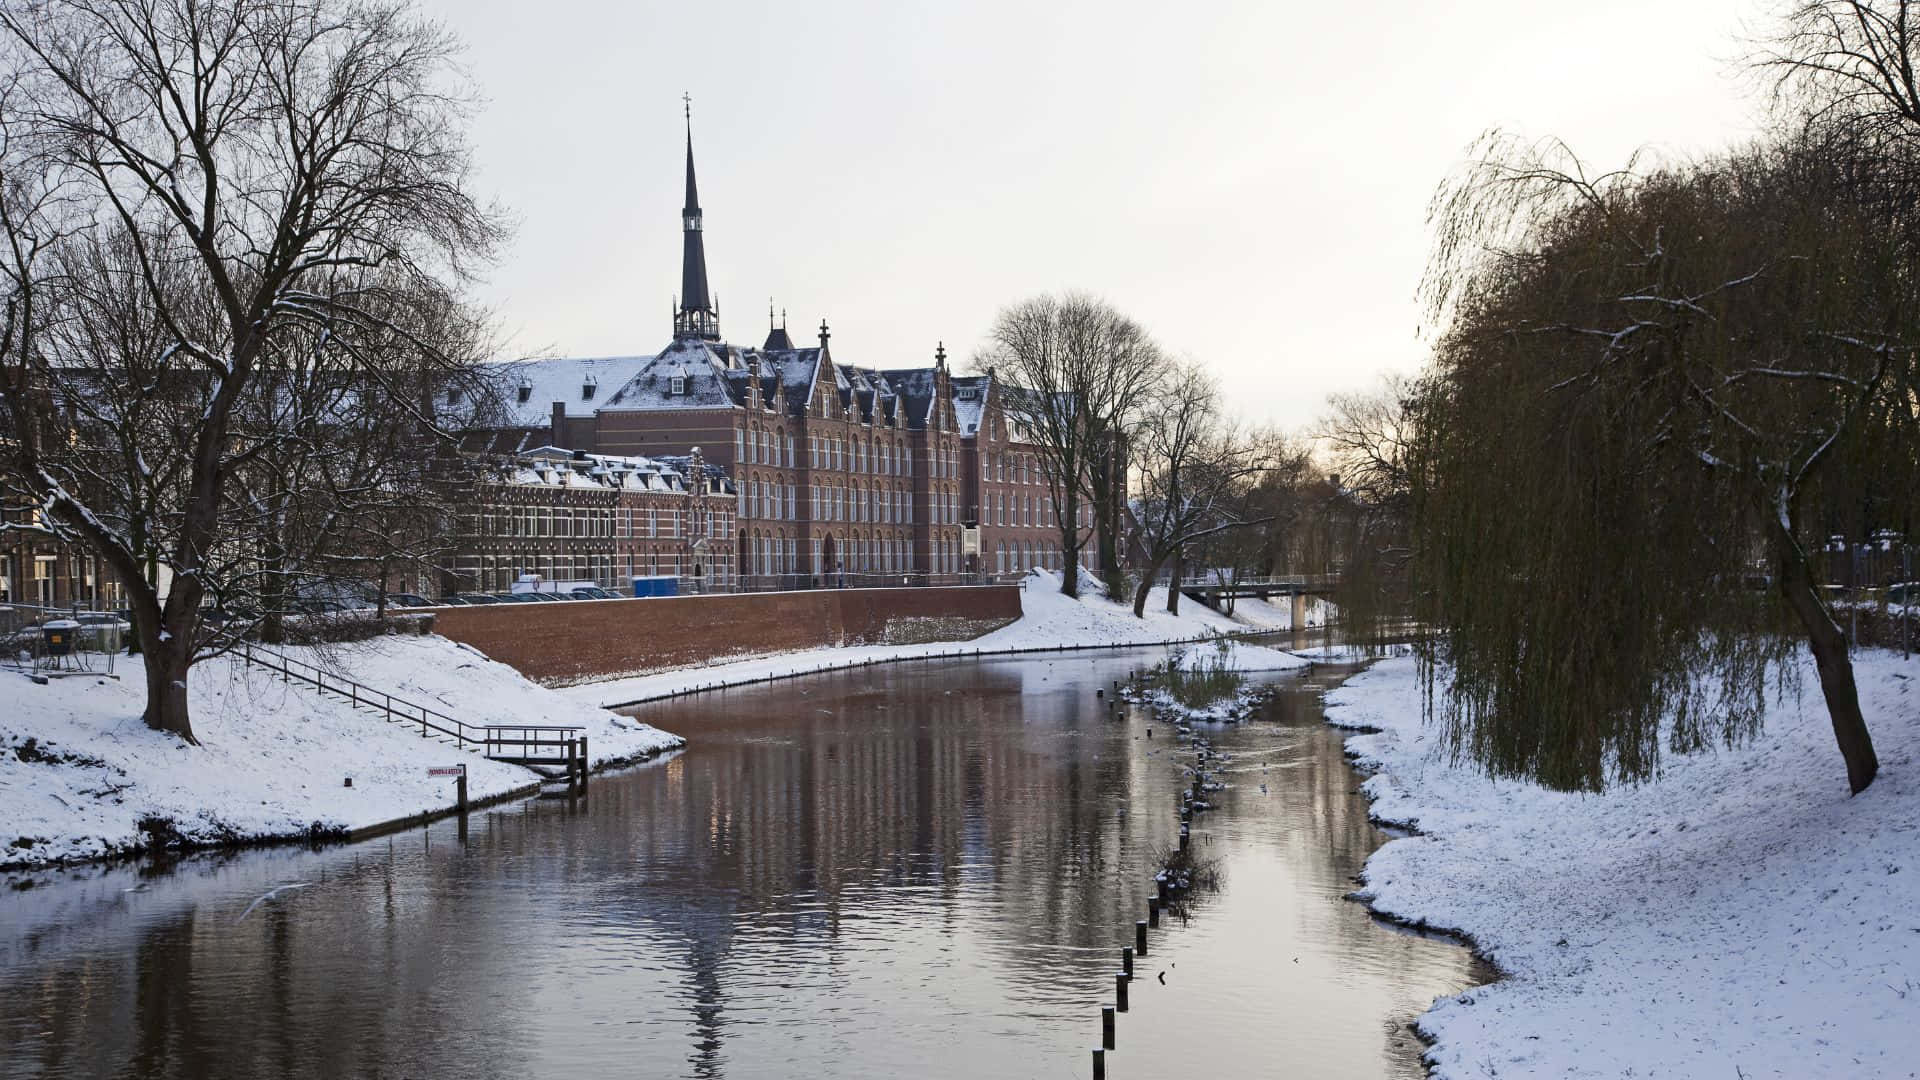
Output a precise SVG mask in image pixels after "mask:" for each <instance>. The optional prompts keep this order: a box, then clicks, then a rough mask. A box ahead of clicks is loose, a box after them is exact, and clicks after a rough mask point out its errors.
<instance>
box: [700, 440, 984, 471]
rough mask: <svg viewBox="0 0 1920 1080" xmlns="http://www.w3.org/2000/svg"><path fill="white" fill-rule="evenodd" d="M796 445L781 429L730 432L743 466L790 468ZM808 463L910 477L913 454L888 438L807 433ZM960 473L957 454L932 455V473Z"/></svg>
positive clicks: (831, 468)
mask: <svg viewBox="0 0 1920 1080" xmlns="http://www.w3.org/2000/svg"><path fill="white" fill-rule="evenodd" d="M797 452H798V451H797V448H796V447H795V445H794V438H793V436H791V435H788V434H787V433H785V432H784V431H761V430H757V429H752V430H744V431H735V432H734V433H733V456H734V461H736V462H738V463H740V464H743V465H775V466H779V467H782V468H789V469H790V468H793V466H794V461H795V455H796V454H797ZM807 464H808V466H809V467H810V468H815V469H828V470H832V471H836V472H838V471H845V472H854V473H863V474H871V475H876V476H912V475H914V471H913V454H912V453H910V452H909V451H908V449H907V446H906V445H905V444H904V443H898V442H892V441H888V440H880V441H875V442H873V443H871V444H869V443H867V442H863V441H861V440H859V439H843V438H841V437H840V436H838V435H808V436H807ZM959 473H960V453H959V451H957V450H954V449H951V448H947V449H941V450H939V451H937V452H935V453H934V455H933V475H934V476H935V477H938V478H940V479H952V478H953V477H955V476H958V475H959Z"/></svg>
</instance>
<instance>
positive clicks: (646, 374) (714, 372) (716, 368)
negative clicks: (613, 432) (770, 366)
mask: <svg viewBox="0 0 1920 1080" xmlns="http://www.w3.org/2000/svg"><path fill="white" fill-rule="evenodd" d="M746 353H747V350H744V349H739V348H736V347H734V346H731V345H724V344H720V343H717V342H708V341H702V340H700V339H698V338H680V339H678V340H676V341H674V343H673V344H671V345H669V346H667V347H666V349H665V350H664V351H662V352H661V353H660V354H659V355H658V356H650V357H645V358H644V359H643V362H642V363H641V364H640V365H639V367H638V368H637V369H636V370H635V371H634V372H633V374H632V375H630V376H629V377H628V378H627V381H626V382H625V383H624V384H622V385H621V386H620V387H618V388H617V389H614V390H612V391H611V392H610V393H609V395H608V397H607V400H606V402H605V403H604V404H603V405H602V406H601V408H603V409H606V410H607V411H609V412H613V411H622V410H636V411H638V410H653V409H725V408H730V407H732V406H733V405H735V404H736V401H735V397H734V393H733V391H732V389H731V388H730V387H729V386H728V385H727V383H728V377H729V376H731V375H733V374H736V373H737V374H740V375H742V376H744V375H745V367H746V362H745V356H746ZM675 379H680V380H683V381H682V382H681V383H680V391H681V392H680V393H678V394H676V393H674V392H673V390H674V380H675Z"/></svg>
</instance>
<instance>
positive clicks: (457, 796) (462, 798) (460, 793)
mask: <svg viewBox="0 0 1920 1080" xmlns="http://www.w3.org/2000/svg"><path fill="white" fill-rule="evenodd" d="M453 795H454V803H455V804H456V805H457V806H459V808H460V814H461V816H462V817H464V816H466V813H467V766H466V764H465V763H464V762H462V763H461V765H460V775H459V776H457V777H455V778H454V780H453Z"/></svg>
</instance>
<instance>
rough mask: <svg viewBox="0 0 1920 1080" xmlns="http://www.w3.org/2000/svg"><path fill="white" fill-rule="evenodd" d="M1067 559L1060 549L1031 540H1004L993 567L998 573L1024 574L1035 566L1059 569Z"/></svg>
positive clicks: (996, 554) (999, 547)
mask: <svg viewBox="0 0 1920 1080" xmlns="http://www.w3.org/2000/svg"><path fill="white" fill-rule="evenodd" d="M1064 563H1065V560H1064V559H1063V558H1062V557H1061V555H1060V549H1059V548H1057V547H1055V546H1053V545H1051V544H1043V543H1038V542H1035V541H1031V540H1026V541H1011V542H1010V541H1006V540H1002V541H1001V542H1000V544H999V546H998V550H997V551H996V553H995V556H994V564H993V569H994V572H995V573H998V574H1024V573H1026V572H1027V571H1029V570H1031V569H1033V568H1034V567H1036V566H1038V567H1042V568H1044V569H1047V570H1058V569H1060V567H1061V566H1062V565H1064Z"/></svg>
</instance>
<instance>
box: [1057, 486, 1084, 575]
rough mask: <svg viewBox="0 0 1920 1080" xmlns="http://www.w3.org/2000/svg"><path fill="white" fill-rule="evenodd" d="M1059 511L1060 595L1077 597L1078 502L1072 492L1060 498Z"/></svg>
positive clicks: (1078, 571)
mask: <svg viewBox="0 0 1920 1080" xmlns="http://www.w3.org/2000/svg"><path fill="white" fill-rule="evenodd" d="M1061 503H1062V506H1061V509H1062V510H1064V511H1065V514H1063V515H1062V516H1061V519H1060V549H1061V555H1063V556H1064V558H1062V559H1061V560H1060V563H1061V565H1060V594H1061V595H1062V596H1072V597H1076V598H1077V597H1078V596H1079V595H1080V545H1079V544H1078V543H1076V541H1077V540H1078V539H1079V538H1080V501H1079V500H1078V499H1076V498H1074V491H1073V489H1072V488H1068V489H1067V491H1066V493H1065V494H1064V495H1063V496H1062V497H1061Z"/></svg>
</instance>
